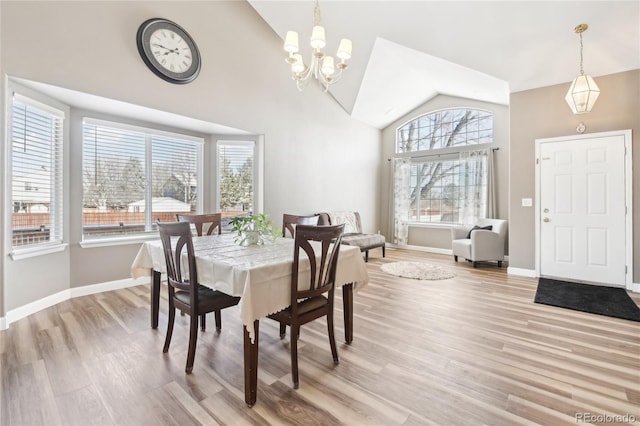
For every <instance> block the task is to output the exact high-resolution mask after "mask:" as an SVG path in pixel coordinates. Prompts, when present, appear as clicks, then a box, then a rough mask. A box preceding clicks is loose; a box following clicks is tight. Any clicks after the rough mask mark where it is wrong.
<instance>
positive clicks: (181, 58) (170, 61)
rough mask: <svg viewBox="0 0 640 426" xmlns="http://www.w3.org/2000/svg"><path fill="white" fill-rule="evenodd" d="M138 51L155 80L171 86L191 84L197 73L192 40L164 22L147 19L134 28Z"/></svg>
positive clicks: (198, 60)
mask: <svg viewBox="0 0 640 426" xmlns="http://www.w3.org/2000/svg"><path fill="white" fill-rule="evenodd" d="M137 44H138V51H139V52H140V56H141V57H142V60H143V61H144V63H145V64H147V66H148V67H149V69H150V70H151V71H153V73H154V74H156V75H157V76H158V77H160V78H162V79H164V80H166V81H169V82H171V83H177V84H185V83H189V82H191V81H193V80H194V79H195V78H196V77H197V76H198V73H199V72H200V53H199V51H198V47H197V46H196V44H195V42H194V41H193V39H192V38H191V37H190V36H189V34H187V32H186V31H185V30H184V29H182V28H181V27H179V26H178V25H177V24H175V23H173V22H171V21H167V20H166V19H159V18H154V19H149V20H148V21H145V22H144V23H143V24H142V25H140V28H138V35H137Z"/></svg>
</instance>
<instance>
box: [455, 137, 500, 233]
mask: <svg viewBox="0 0 640 426" xmlns="http://www.w3.org/2000/svg"><path fill="white" fill-rule="evenodd" d="M491 156H492V150H491V148H487V149H480V150H474V151H465V152H461V153H460V182H459V185H460V186H459V191H460V200H461V202H460V210H459V217H458V220H459V221H460V223H464V224H467V225H473V224H475V222H476V219H477V218H481V217H489V216H488V214H489V210H490V208H489V205H490V203H492V204H495V202H494V201H493V197H492V200H491V201H490V200H489V187H491V193H493V185H491V184H490V183H489V181H490V179H489V178H490V177H491V175H490V174H489V162H490V161H489V158H490V157H491ZM484 182H486V185H483V183H484ZM494 210H495V207H491V214H493V211H494Z"/></svg>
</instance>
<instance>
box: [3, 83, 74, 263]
mask: <svg viewBox="0 0 640 426" xmlns="http://www.w3.org/2000/svg"><path fill="white" fill-rule="evenodd" d="M64 119H65V113H64V112H63V111H61V110H59V109H57V108H54V107H52V106H50V105H47V104H45V103H41V102H39V101H36V100H34V99H31V98H28V97H25V96H22V95H20V94H18V93H14V94H13V102H12V108H11V116H10V120H9V126H10V129H9V134H10V135H11V152H10V155H9V166H8V168H10V169H11V184H10V185H11V205H12V208H11V231H12V248H13V251H14V252H15V251H20V250H21V249H25V248H31V247H36V246H46V245H52V244H62V240H63V140H64V126H63V124H64Z"/></svg>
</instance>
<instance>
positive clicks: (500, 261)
mask: <svg viewBox="0 0 640 426" xmlns="http://www.w3.org/2000/svg"><path fill="white" fill-rule="evenodd" d="M498 268H502V260H498Z"/></svg>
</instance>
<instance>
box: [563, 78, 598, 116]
mask: <svg viewBox="0 0 640 426" xmlns="http://www.w3.org/2000/svg"><path fill="white" fill-rule="evenodd" d="M599 95H600V89H599V88H598V85H597V84H596V82H595V81H593V78H591V76H590V75H579V76H578V77H576V78H575V79H574V80H573V83H571V87H569V91H568V92H567V96H565V98H564V99H565V100H566V101H567V103H568V104H569V107H570V108H571V111H573V113H574V114H585V113H587V112H591V109H592V108H593V106H594V105H595V103H596V100H597V99H598V96H599Z"/></svg>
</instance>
